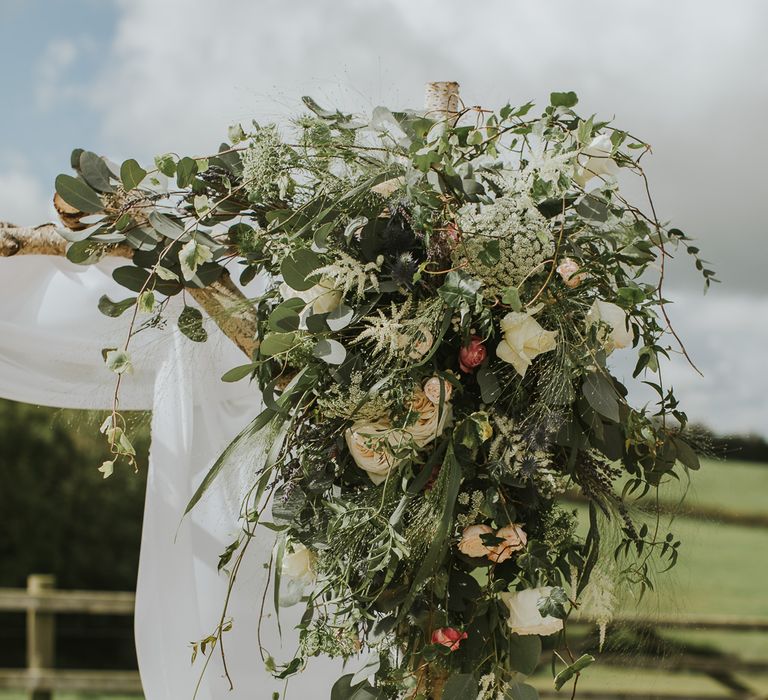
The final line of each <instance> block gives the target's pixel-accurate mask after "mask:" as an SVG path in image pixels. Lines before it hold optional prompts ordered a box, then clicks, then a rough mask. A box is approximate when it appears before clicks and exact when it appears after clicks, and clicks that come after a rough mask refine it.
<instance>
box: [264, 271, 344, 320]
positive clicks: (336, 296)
mask: <svg viewBox="0 0 768 700" xmlns="http://www.w3.org/2000/svg"><path fill="white" fill-rule="evenodd" d="M279 291H280V296H282V297H283V299H294V298H299V299H301V300H302V301H303V302H304V303H305V304H306V305H307V307H308V308H309V309H310V310H311V311H312V313H313V314H327V313H330V312H331V311H333V310H334V309H336V308H338V306H339V304H340V303H341V297H342V294H341V292H340V291H339V290H338V289H336V288H335V286H334V283H333V281H332V280H330V279H328V278H326V277H323V278H322V279H321V280H320V281H319V282H318V283H317V284H316V285H315V286H314V287H310V288H309V289H306V290H304V291H301V292H299V291H296V290H295V289H293V288H292V287H289V286H288V285H287V284H286V283H285V282H283V283H282V284H281V285H280V290H279Z"/></svg>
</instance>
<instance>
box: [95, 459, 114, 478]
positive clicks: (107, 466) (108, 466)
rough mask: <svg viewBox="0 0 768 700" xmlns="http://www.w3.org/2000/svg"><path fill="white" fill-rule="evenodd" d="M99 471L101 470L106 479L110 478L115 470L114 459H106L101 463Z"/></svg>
mask: <svg viewBox="0 0 768 700" xmlns="http://www.w3.org/2000/svg"><path fill="white" fill-rule="evenodd" d="M98 471H100V472H101V473H102V474H103V475H104V478H105V479H108V478H109V477H110V476H112V474H113V473H114V471H115V463H114V462H113V461H112V460H109V459H108V460H106V461H104V462H102V463H101V466H100V467H99V469H98Z"/></svg>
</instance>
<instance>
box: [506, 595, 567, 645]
mask: <svg viewBox="0 0 768 700" xmlns="http://www.w3.org/2000/svg"><path fill="white" fill-rule="evenodd" d="M551 592H552V587H551V586H543V587H541V588H529V589H528V590H525V591H512V592H511V593H510V592H504V593H500V594H499V597H500V598H501V601H502V602H503V603H504V605H506V606H507V607H508V608H509V618H508V619H507V624H508V625H509V628H510V629H511V630H512V631H513V632H514V633H515V634H520V635H528V634H540V635H542V636H545V637H546V636H548V635H550V634H554V633H555V632H559V631H560V630H561V629H563V621H562V620H560V619H558V618H556V617H552V616H551V615H547V616H546V617H542V616H541V613H540V612H539V608H538V602H539V600H540V599H541V598H546V597H547V596H548V595H549V594H550V593H551Z"/></svg>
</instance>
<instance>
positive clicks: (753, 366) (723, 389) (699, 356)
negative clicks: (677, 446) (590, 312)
mask: <svg viewBox="0 0 768 700" xmlns="http://www.w3.org/2000/svg"><path fill="white" fill-rule="evenodd" d="M669 296H670V298H672V299H673V300H674V303H673V304H671V305H670V306H669V307H668V310H669V315H670V318H671V320H672V323H673V325H674V327H675V330H676V332H677V333H678V335H679V336H680V337H681V338H682V339H683V342H684V343H685V346H686V348H687V350H688V351H689V353H690V354H691V356H692V359H693V361H694V362H695V363H696V365H697V367H698V368H699V369H700V370H701V372H702V374H703V375H704V376H703V377H702V376H700V375H699V374H697V373H696V371H695V370H694V369H693V368H692V367H690V365H688V364H687V362H686V361H685V358H683V357H682V356H681V355H679V354H674V353H673V355H672V357H673V361H671V362H668V363H665V365H664V367H663V368H662V377H663V380H664V384H665V385H666V386H671V387H674V389H675V394H676V395H677V397H678V399H680V402H681V405H682V408H683V409H684V410H685V411H686V412H687V413H688V416H689V418H690V419H691V420H694V421H700V422H704V423H706V424H708V425H709V426H711V427H712V428H713V429H715V430H716V431H717V432H721V433H728V432H734V433H746V432H752V433H756V434H761V435H768V400H766V396H768V386H767V384H766V379H765V369H764V368H765V358H766V356H767V352H766V349H767V348H768V324H766V319H768V296H762V297H754V296H750V295H746V294H723V293H719V290H716V291H715V292H713V293H711V294H710V295H707V296H706V297H704V298H702V297H701V296H700V295H696V294H692V293H690V292H676V293H670V295H669ZM668 340H669V343H670V345H671V346H672V347H673V348H676V347H677V345H676V343H675V341H674V339H672V338H671V337H670V338H669V339H668ZM630 355H631V353H629V352H628V351H624V352H622V353H616V356H615V357H614V358H613V359H614V363H615V366H616V369H617V371H618V372H620V373H621V374H623V375H624V376H625V377H626V378H627V381H628V385H630V384H633V382H632V381H631V380H630V379H629V377H631V374H632V369H633V362H632V361H631V360H630ZM649 379H651V380H655V376H654V375H651V376H650V377H649ZM655 396H656V395H655V394H654V393H653V392H651V390H650V389H648V390H646V389H645V388H643V387H636V390H635V391H633V392H632V396H631V398H632V399H633V401H635V402H645V401H655V400H656V399H655Z"/></svg>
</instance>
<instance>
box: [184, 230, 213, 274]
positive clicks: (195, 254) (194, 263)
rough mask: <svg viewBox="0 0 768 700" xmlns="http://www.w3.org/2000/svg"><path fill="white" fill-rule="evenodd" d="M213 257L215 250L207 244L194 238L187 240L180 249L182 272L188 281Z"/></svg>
mask: <svg viewBox="0 0 768 700" xmlns="http://www.w3.org/2000/svg"><path fill="white" fill-rule="evenodd" d="M211 259H213V251H212V250H211V249H210V248H209V247H208V246H207V245H205V244H203V243H198V242H197V241H196V240H195V239H194V238H192V239H190V240H189V241H187V242H186V243H185V244H184V245H183V246H182V248H181V250H180V251H179V265H180V266H181V274H182V276H183V277H184V279H185V280H187V281H188V282H189V281H190V280H192V279H193V278H194V277H195V275H196V274H197V268H198V266H199V265H202V264H203V263H206V262H209V261H210V260H211Z"/></svg>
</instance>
